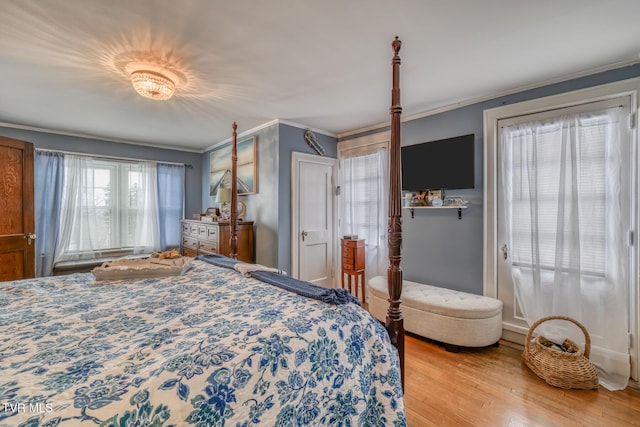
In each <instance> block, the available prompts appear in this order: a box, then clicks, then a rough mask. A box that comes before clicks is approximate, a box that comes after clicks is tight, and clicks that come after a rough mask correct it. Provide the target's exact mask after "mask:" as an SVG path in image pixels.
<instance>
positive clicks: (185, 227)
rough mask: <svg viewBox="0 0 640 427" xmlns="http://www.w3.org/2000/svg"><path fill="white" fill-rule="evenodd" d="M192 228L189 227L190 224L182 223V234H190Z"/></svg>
mask: <svg viewBox="0 0 640 427" xmlns="http://www.w3.org/2000/svg"><path fill="white" fill-rule="evenodd" d="M190 229H191V227H190V226H189V224H188V223H186V222H183V223H182V234H189V231H190Z"/></svg>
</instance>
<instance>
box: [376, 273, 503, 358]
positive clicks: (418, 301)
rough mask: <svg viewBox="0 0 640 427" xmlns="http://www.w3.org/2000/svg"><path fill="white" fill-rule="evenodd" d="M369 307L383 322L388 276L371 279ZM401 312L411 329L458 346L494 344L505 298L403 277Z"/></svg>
mask: <svg viewBox="0 0 640 427" xmlns="http://www.w3.org/2000/svg"><path fill="white" fill-rule="evenodd" d="M368 288H369V311H370V312H371V314H373V316H374V317H376V318H377V319H378V320H381V321H382V322H384V321H385V318H386V316H387V308H388V306H389V303H388V289H387V279H386V277H382V276H376V277H373V278H372V279H371V280H369V283H368ZM400 299H401V300H402V305H401V308H402V314H403V317H404V329H405V330H406V331H408V332H412V333H414V334H417V335H420V336H423V337H425V338H430V339H433V340H436V341H440V342H442V343H444V344H445V348H446V349H447V350H449V351H457V350H458V347H459V346H460V347H485V346H489V345H495V344H497V343H498V342H499V341H500V337H501V336H502V301H500V300H498V299H495V298H491V297H486V296H481V295H474V294H470V293H467V292H460V291H454V290H451V289H445V288H439V287H437V286H431V285H424V284H421V283H416V282H410V281H408V280H403V281H402V296H401V298H400Z"/></svg>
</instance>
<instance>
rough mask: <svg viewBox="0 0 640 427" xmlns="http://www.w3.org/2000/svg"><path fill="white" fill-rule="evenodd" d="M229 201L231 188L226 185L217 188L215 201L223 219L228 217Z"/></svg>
mask: <svg viewBox="0 0 640 427" xmlns="http://www.w3.org/2000/svg"><path fill="white" fill-rule="evenodd" d="M230 201H231V189H230V188H226V187H220V188H218V192H217V193H216V203H219V204H220V215H221V216H222V218H224V219H225V220H228V219H229V205H228V203H229V202H230Z"/></svg>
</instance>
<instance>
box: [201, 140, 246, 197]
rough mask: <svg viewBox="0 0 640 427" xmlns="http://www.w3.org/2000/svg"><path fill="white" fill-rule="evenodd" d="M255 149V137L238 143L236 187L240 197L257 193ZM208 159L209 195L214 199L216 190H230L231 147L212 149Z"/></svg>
mask: <svg viewBox="0 0 640 427" xmlns="http://www.w3.org/2000/svg"><path fill="white" fill-rule="evenodd" d="M257 147H258V137H257V136H254V137H251V138H248V139H245V140H243V141H240V142H238V147H237V155H238V171H237V178H236V185H237V188H238V195H240V196H242V195H246V194H254V193H257V192H258V181H257V177H258V174H257V162H256V159H257V156H256V152H257ZM209 159H210V160H209V195H210V196H211V197H215V196H216V194H217V193H218V188H220V187H227V188H231V145H225V146H223V147H220V148H216V149H214V150H213V151H212V152H211V155H210V158H209Z"/></svg>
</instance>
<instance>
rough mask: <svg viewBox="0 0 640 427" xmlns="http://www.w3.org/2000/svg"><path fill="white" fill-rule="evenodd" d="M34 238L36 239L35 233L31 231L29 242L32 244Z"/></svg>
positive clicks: (28, 237)
mask: <svg viewBox="0 0 640 427" xmlns="http://www.w3.org/2000/svg"><path fill="white" fill-rule="evenodd" d="M33 240H36V235H35V233H29V235H28V236H27V244H29V245H30V244H31V242H32V241H33Z"/></svg>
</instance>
